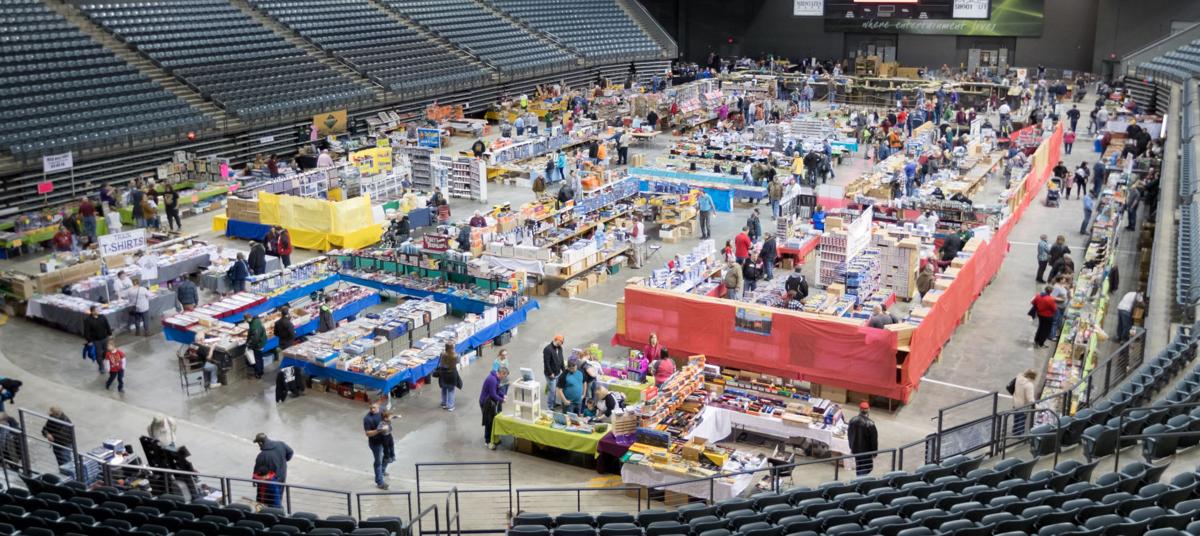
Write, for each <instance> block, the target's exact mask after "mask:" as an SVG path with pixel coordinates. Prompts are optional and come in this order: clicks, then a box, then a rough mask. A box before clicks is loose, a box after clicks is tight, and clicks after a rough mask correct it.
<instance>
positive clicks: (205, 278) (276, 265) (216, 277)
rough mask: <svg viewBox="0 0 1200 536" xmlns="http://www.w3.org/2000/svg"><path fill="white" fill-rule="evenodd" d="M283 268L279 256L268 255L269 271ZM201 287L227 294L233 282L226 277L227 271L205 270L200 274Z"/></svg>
mask: <svg viewBox="0 0 1200 536" xmlns="http://www.w3.org/2000/svg"><path fill="white" fill-rule="evenodd" d="M282 269H283V261H280V260H279V257H273V256H271V255H267V273H268V274H269V273H271V272H278V271H279V270H282ZM198 283H199V285H198V286H199V287H200V288H202V289H207V290H211V291H213V292H215V293H217V294H226V293H229V292H233V283H231V282H230V281H229V279H226V278H225V272H220V273H217V272H204V273H202V274H200V278H199V281H198Z"/></svg>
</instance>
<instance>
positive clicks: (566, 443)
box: [492, 414, 607, 456]
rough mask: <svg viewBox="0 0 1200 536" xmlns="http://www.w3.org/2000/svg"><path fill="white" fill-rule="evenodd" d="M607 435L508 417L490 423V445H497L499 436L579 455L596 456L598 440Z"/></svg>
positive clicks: (504, 416)
mask: <svg viewBox="0 0 1200 536" xmlns="http://www.w3.org/2000/svg"><path fill="white" fill-rule="evenodd" d="M606 435H607V432H605V433H603V434H599V433H593V434H581V433H578V432H568V431H566V430H555V429H554V428H551V427H549V426H543V425H540V424H537V423H532V422H528V421H523V420H520V419H517V418H516V417H512V416H509V415H503V414H501V415H497V416H496V419H495V420H494V421H492V443H498V442H499V441H500V437H501V436H512V437H514V438H519V439H526V440H528V441H530V442H532V443H536V444H538V445H542V446H544V447H554V448H558V449H562V450H568V451H571V452H578V453H581V454H590V455H592V456H596V455H597V449H598V447H599V445H600V440H601V439H602V438H604V437H605V436H606Z"/></svg>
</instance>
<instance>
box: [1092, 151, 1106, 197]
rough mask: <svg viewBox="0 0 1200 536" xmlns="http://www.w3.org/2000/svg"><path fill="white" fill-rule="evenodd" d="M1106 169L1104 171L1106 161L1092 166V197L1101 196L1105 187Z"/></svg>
mask: <svg viewBox="0 0 1200 536" xmlns="http://www.w3.org/2000/svg"><path fill="white" fill-rule="evenodd" d="M1106 171H1107V170H1106V169H1104V159H1100V160H1097V161H1096V163H1095V164H1094V165H1093V166H1092V196H1093V197H1095V196H1098V195H1100V189H1101V188H1103V187H1104V179H1105V176H1104V175H1105V173H1106Z"/></svg>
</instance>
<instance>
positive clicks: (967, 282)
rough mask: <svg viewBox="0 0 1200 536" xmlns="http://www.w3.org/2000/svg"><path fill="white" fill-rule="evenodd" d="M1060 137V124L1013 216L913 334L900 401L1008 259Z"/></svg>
mask: <svg viewBox="0 0 1200 536" xmlns="http://www.w3.org/2000/svg"><path fill="white" fill-rule="evenodd" d="M1062 134H1063V132H1062V125H1061V124H1059V126H1058V127H1057V128H1056V129H1055V130H1054V133H1053V134H1052V135H1051V136H1050V138H1048V140H1046V142H1044V143H1048V146H1047V153H1046V156H1047V160H1046V163H1045V164H1044V165H1043V166H1042V167H1040V168H1039V169H1031V170H1030V171H1029V175H1027V176H1026V178H1025V181H1026V185H1025V195H1024V198H1023V199H1022V200H1021V202H1020V203H1018V205H1017V207H1016V209H1015V210H1014V211H1013V214H1011V215H1010V216H1009V217H1008V218H1007V219H1005V220H1004V221H1003V222H1002V223H1001V224H1000V227H999V228H998V229H996V231H995V232H994V233H993V234H992V239H991V240H989V241H987V242H986V243H984V244H983V245H981V246H980V247H979V248H978V249H977V250H976V251H975V253H974V254H973V255H971V258H970V259H968V260H967V262H966V264H965V265H963V267H962V268H961V269H960V270H959V273H958V277H957V278H956V279H955V282H954V284H952V285H950V287H949V288H947V289H946V292H944V293H943V294H942V296H941V297H940V298H939V299H938V301H937V303H935V304H934V306H933V307H931V308H930V311H929V314H928V315H926V316H925V319H924V320H923V321H922V322H921V325H920V326H918V327H917V329H916V331H915V332H913V337H912V342H911V343H910V344H909V347H910V351H909V354H908V360H907V361H906V363H905V366H904V368H903V373H902V375H901V378H900V382H901V384H902V389H903V391H904V396H903V397H902V398H901V399H902V400H907V399H908V395H909V393H911V391H913V390H915V389H916V388H917V385H918V384H919V383H920V381H921V378H922V377H923V376H924V375H925V371H927V370H929V366H930V365H931V364H933V360H934V359H936V358H937V356H938V354H940V353H941V351H942V348H943V347H944V346H945V345H946V342H948V341H949V340H950V337H951V336H952V335H953V334H954V330H955V329H956V328H957V327H958V324H959V322H960V321H961V320H962V318H963V316H964V315H965V314H966V313H967V310H968V309H969V308H970V307H971V304H973V303H975V299H976V298H977V297H978V296H979V294H980V293H982V292H983V289H984V288H986V287H987V285H988V283H990V282H991V280H992V278H993V277H995V275H996V273H998V272H999V271H1000V266H1001V265H1002V264H1004V258H1005V257H1006V256H1007V255H1008V250H1009V243H1008V235H1009V233H1010V232H1012V228H1013V227H1014V226H1015V225H1016V224H1017V222H1018V221H1020V219H1021V216H1022V215H1024V214H1025V210H1026V209H1027V208H1028V207H1029V204H1030V203H1032V202H1033V200H1034V199H1036V198H1037V196H1038V193H1039V192H1040V191H1041V189H1042V186H1045V184H1046V181H1047V180H1049V177H1050V173H1051V170H1052V169H1053V168H1054V166H1055V165H1056V164H1058V160H1059V150H1060V147H1061V145H1062Z"/></svg>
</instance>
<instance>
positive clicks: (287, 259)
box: [275, 227, 292, 268]
mask: <svg viewBox="0 0 1200 536" xmlns="http://www.w3.org/2000/svg"><path fill="white" fill-rule="evenodd" d="M275 254H276V255H278V256H279V262H281V263H283V267H284V268H287V267H289V266H291V265H292V235H291V233H289V232H288V230H287V229H284V228H283V227H275Z"/></svg>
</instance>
